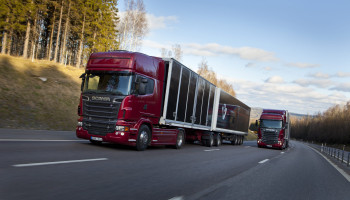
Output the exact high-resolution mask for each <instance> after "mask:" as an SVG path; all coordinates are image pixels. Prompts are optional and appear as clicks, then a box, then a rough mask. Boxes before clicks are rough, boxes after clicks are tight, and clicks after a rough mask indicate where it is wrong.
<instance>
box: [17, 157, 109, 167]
mask: <svg viewBox="0 0 350 200" xmlns="http://www.w3.org/2000/svg"><path fill="white" fill-rule="evenodd" d="M101 160H108V158H95V159H83V160H66V161H55V162H42V163H28V164H16V165H12V166H13V167H32V166H40V165H57V164H67V163H79V162H91V161H101Z"/></svg>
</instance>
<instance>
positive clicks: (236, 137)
mask: <svg viewBox="0 0 350 200" xmlns="http://www.w3.org/2000/svg"><path fill="white" fill-rule="evenodd" d="M238 144H239V136H238V135H236V136H235V145H238Z"/></svg>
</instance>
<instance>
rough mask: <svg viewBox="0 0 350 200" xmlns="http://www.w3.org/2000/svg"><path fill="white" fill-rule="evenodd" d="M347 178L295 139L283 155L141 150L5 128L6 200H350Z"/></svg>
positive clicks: (0, 145) (0, 134)
mask: <svg viewBox="0 0 350 200" xmlns="http://www.w3.org/2000/svg"><path fill="white" fill-rule="evenodd" d="M345 172H346V173H349V169H345ZM347 176H348V175H347ZM347 176H346V175H342V174H341V173H340V172H339V171H338V170H336V169H335V168H334V167H333V166H332V165H331V164H330V163H329V162H328V161H327V160H326V159H325V158H323V157H322V156H321V155H320V154H319V153H317V152H316V151H315V150H313V149H312V148H310V147H309V146H307V145H305V144H303V143H300V142H296V141H292V142H291V147H290V148H288V149H286V150H284V151H280V150H274V149H260V148H257V146H256V142H254V141H245V142H244V144H243V145H241V146H233V145H230V144H224V145H222V146H219V147H212V148H208V147H204V146H201V145H199V144H186V145H185V146H184V147H183V148H182V149H180V150H176V149H173V148H171V147H164V146H162V147H149V148H148V149H147V150H146V151H143V152H138V151H135V150H134V149H133V148H131V147H126V146H120V145H114V144H102V145H92V144H90V142H89V141H86V140H80V139H78V138H76V137H75V133H74V132H71V131H36V130H11V129H0V199H1V200H17V199H18V200H20V199H21V200H22V199H26V200H30V199H78V200H79V199H123V200H125V199H151V200H153V199H154V200H156V199H159V200H163V199H164V200H168V199H173V200H189V199H208V200H209V199H223V200H226V199H350V182H349V181H350V179H349V180H348V179H347V178H349V177H347Z"/></svg>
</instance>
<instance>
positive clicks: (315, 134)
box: [291, 102, 350, 144]
mask: <svg viewBox="0 0 350 200" xmlns="http://www.w3.org/2000/svg"><path fill="white" fill-rule="evenodd" d="M291 123H292V128H291V136H292V137H293V138H296V139H302V140H308V141H314V142H319V143H327V144H350V102H348V103H347V104H346V105H345V106H341V105H336V106H333V107H331V108H329V109H328V110H327V111H325V112H324V113H319V114H317V115H316V116H307V117H303V118H299V119H297V118H293V119H292V122H291Z"/></svg>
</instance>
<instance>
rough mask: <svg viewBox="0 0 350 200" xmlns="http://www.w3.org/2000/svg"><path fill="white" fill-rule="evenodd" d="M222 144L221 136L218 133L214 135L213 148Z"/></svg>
mask: <svg viewBox="0 0 350 200" xmlns="http://www.w3.org/2000/svg"><path fill="white" fill-rule="evenodd" d="M221 144H222V141H221V135H220V134H219V133H218V134H216V135H215V141H214V146H217V147H218V146H220V145H221Z"/></svg>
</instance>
